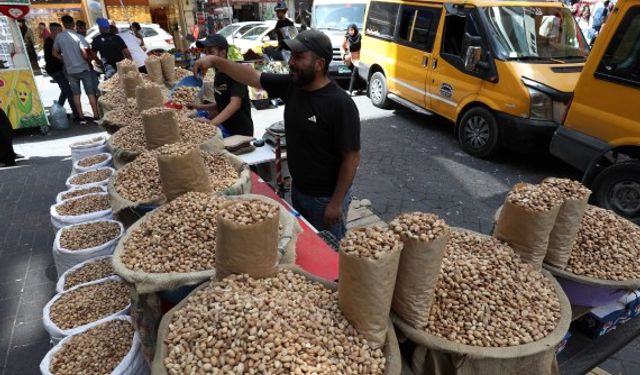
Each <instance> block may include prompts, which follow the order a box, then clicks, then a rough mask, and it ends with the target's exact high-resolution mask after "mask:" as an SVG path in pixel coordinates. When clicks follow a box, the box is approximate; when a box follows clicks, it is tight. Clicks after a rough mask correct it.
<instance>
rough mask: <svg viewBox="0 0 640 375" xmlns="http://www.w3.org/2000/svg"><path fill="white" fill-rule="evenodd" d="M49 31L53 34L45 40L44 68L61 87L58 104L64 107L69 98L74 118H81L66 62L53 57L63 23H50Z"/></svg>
mask: <svg viewBox="0 0 640 375" xmlns="http://www.w3.org/2000/svg"><path fill="white" fill-rule="evenodd" d="M49 31H50V32H51V34H49V36H48V37H47V38H46V39H45V40H44V61H45V66H44V70H45V71H46V72H47V74H48V75H49V76H50V77H51V78H53V80H54V81H56V83H57V84H58V87H60V96H58V104H60V105H61V106H63V107H64V103H65V102H66V101H67V99H68V100H69V106H70V107H71V111H72V112H73V118H80V115H79V114H78V111H77V110H76V107H75V106H74V104H73V93H72V92H71V85H69V80H67V76H66V75H65V72H64V63H63V62H62V61H60V60H58V59H56V58H55V57H53V42H54V41H55V39H56V36H58V34H60V33H61V32H62V25H60V24H59V23H55V22H52V23H50V24H49Z"/></svg>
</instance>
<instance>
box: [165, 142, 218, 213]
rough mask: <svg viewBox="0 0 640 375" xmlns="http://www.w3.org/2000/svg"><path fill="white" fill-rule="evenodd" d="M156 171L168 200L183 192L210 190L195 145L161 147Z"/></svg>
mask: <svg viewBox="0 0 640 375" xmlns="http://www.w3.org/2000/svg"><path fill="white" fill-rule="evenodd" d="M158 171H159V172H160V182H161V184H162V193H163V194H164V195H165V197H167V201H169V202H171V201H172V200H174V199H176V198H177V197H179V196H180V195H182V194H184V193H188V192H192V191H195V192H201V193H209V192H210V191H211V185H210V184H209V176H208V174H207V169H206V168H205V165H204V160H203V159H202V155H201V154H200V150H199V149H198V148H197V147H189V146H187V147H185V146H184V145H175V147H166V148H163V152H162V153H161V154H160V155H158Z"/></svg>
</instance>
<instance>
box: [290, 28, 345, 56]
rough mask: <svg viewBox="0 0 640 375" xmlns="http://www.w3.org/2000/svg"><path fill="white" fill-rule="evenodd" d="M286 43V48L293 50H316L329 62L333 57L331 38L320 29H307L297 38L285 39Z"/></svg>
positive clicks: (299, 51)
mask: <svg viewBox="0 0 640 375" xmlns="http://www.w3.org/2000/svg"><path fill="white" fill-rule="evenodd" d="M284 44H285V47H286V49H288V50H290V51H291V52H295V53H302V52H306V51H312V52H315V54H316V55H318V56H320V57H322V58H324V59H326V60H327V63H329V62H330V61H331V60H332V58H333V47H332V46H331V39H329V37H328V36H326V35H325V34H324V33H322V32H320V31H318V30H305V31H303V32H301V33H300V34H298V35H297V36H296V37H295V39H288V40H285V41H284Z"/></svg>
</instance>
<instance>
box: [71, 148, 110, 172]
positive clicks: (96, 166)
mask: <svg viewBox="0 0 640 375" xmlns="http://www.w3.org/2000/svg"><path fill="white" fill-rule="evenodd" d="M96 155H106V157H107V158H106V159H105V160H104V161H103V162H101V163H97V164H94V165H90V166H88V167H81V166H79V165H78V163H79V162H80V160H82V159H80V160H78V161H74V162H73V170H72V173H73V174H76V173H82V172H89V171H94V170H96V169H99V168H103V167H111V166H112V163H111V161H112V158H111V154H110V153H108V152H101V153H99V154H96ZM91 156H94V155H91Z"/></svg>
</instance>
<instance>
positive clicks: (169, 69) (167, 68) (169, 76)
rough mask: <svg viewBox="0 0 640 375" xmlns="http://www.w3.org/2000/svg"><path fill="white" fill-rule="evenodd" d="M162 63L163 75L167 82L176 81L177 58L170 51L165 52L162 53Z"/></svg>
mask: <svg viewBox="0 0 640 375" xmlns="http://www.w3.org/2000/svg"><path fill="white" fill-rule="evenodd" d="M160 64H161V65H162V76H163V77H164V80H165V82H167V83H169V84H172V83H174V82H175V81H176V75H175V69H176V58H175V57H174V56H173V55H172V54H170V53H163V54H162V55H160Z"/></svg>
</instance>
